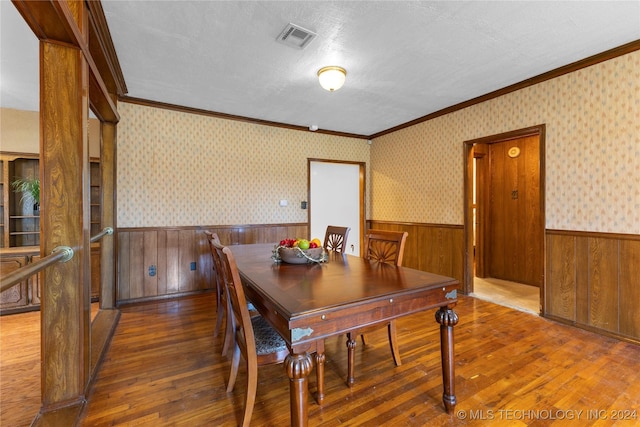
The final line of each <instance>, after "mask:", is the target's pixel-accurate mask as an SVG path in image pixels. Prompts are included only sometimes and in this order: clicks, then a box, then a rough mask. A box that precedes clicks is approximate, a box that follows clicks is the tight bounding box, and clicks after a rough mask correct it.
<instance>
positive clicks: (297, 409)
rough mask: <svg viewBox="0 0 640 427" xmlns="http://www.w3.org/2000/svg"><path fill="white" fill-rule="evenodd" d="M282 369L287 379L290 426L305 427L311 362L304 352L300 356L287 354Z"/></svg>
mask: <svg viewBox="0 0 640 427" xmlns="http://www.w3.org/2000/svg"><path fill="white" fill-rule="evenodd" d="M284 369H285V371H286V372H287V376H288V377H289V399H290V402H291V425H292V426H296V427H306V426H307V424H308V421H309V417H308V415H309V402H308V395H309V381H308V379H307V376H308V375H309V373H310V372H311V369H313V362H312V361H311V357H310V356H309V355H308V354H307V353H306V352H305V353H302V354H300V353H294V354H292V353H289V355H288V356H287V358H286V359H285V360H284Z"/></svg>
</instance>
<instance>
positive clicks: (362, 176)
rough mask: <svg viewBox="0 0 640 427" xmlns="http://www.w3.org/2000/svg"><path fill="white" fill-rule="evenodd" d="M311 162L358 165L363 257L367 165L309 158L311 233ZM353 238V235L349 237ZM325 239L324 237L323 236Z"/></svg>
mask: <svg viewBox="0 0 640 427" xmlns="http://www.w3.org/2000/svg"><path fill="white" fill-rule="evenodd" d="M311 162H323V163H337V164H348V165H357V166H358V168H359V171H360V174H359V176H360V178H359V187H360V189H359V194H360V196H359V197H360V202H359V205H360V219H359V222H360V235H359V236H358V240H359V246H360V254H359V255H360V256H362V250H363V249H362V248H363V246H364V235H365V234H366V229H365V226H366V223H365V211H366V209H365V200H366V197H365V189H366V188H367V187H366V163H365V162H352V161H348V160H331V159H317V158H307V200H308V202H309V206H307V227H308V228H309V231H311V203H313V201H312V200H311ZM349 236H350V237H351V235H349ZM321 238H323V239H324V235H323V236H321Z"/></svg>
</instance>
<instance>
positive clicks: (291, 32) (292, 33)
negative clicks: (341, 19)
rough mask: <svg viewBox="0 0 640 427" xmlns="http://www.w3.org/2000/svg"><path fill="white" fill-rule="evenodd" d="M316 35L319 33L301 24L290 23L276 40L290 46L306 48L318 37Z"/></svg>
mask: <svg viewBox="0 0 640 427" xmlns="http://www.w3.org/2000/svg"><path fill="white" fill-rule="evenodd" d="M316 36H317V34H316V33H314V32H313V31H309V30H307V29H306V28H302V27H301V26H299V25H295V24H291V23H289V24H287V26H286V27H284V30H282V32H281V33H280V35H279V36H278V38H277V39H276V40H277V41H279V42H280V43H282V44H286V45H288V46H293V47H296V48H298V49H304V48H305V47H307V46H308V45H309V43H311V41H312V40H313V39H314V38H316Z"/></svg>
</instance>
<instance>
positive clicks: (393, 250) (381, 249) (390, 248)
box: [365, 230, 409, 267]
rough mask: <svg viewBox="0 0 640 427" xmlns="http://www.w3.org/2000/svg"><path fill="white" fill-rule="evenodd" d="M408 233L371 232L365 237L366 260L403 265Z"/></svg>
mask: <svg viewBox="0 0 640 427" xmlns="http://www.w3.org/2000/svg"><path fill="white" fill-rule="evenodd" d="M408 235H409V233H407V232H406V231H387V230H369V232H368V233H367V235H366V236H365V248H366V251H365V258H367V259H373V260H376V261H379V262H385V263H388V264H393V265H397V266H398V267H400V266H401V265H402V258H403V256H404V244H405V242H406V240H407V236H408Z"/></svg>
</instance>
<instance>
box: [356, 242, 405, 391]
mask: <svg viewBox="0 0 640 427" xmlns="http://www.w3.org/2000/svg"><path fill="white" fill-rule="evenodd" d="M408 235H409V233H407V232H406V231H386V230H369V232H368V233H367V234H366V236H365V253H364V257H365V258H367V259H370V260H375V261H378V262H383V263H387V264H392V265H396V266H398V267H400V266H402V258H403V257H404V245H405V242H406V240H407V236H408ZM384 326H386V327H387V332H388V335H389V346H390V347H391V355H392V356H393V361H394V362H395V364H396V366H400V365H402V361H401V360H400V350H399V348H398V338H397V328H396V321H395V320H391V321H389V322H387V323H383V324H376V325H372V326H369V327H366V328H362V329H358V330H356V331H351V332H349V333H348V334H347V351H348V358H347V384H349V386H352V385H353V384H354V383H355V372H354V371H355V355H356V353H355V351H356V341H355V337H357V336H358V335H360V336H361V337H362V344H363V345H364V343H365V341H364V333H366V332H369V331H371V330H374V329H379V328H381V327H384Z"/></svg>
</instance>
